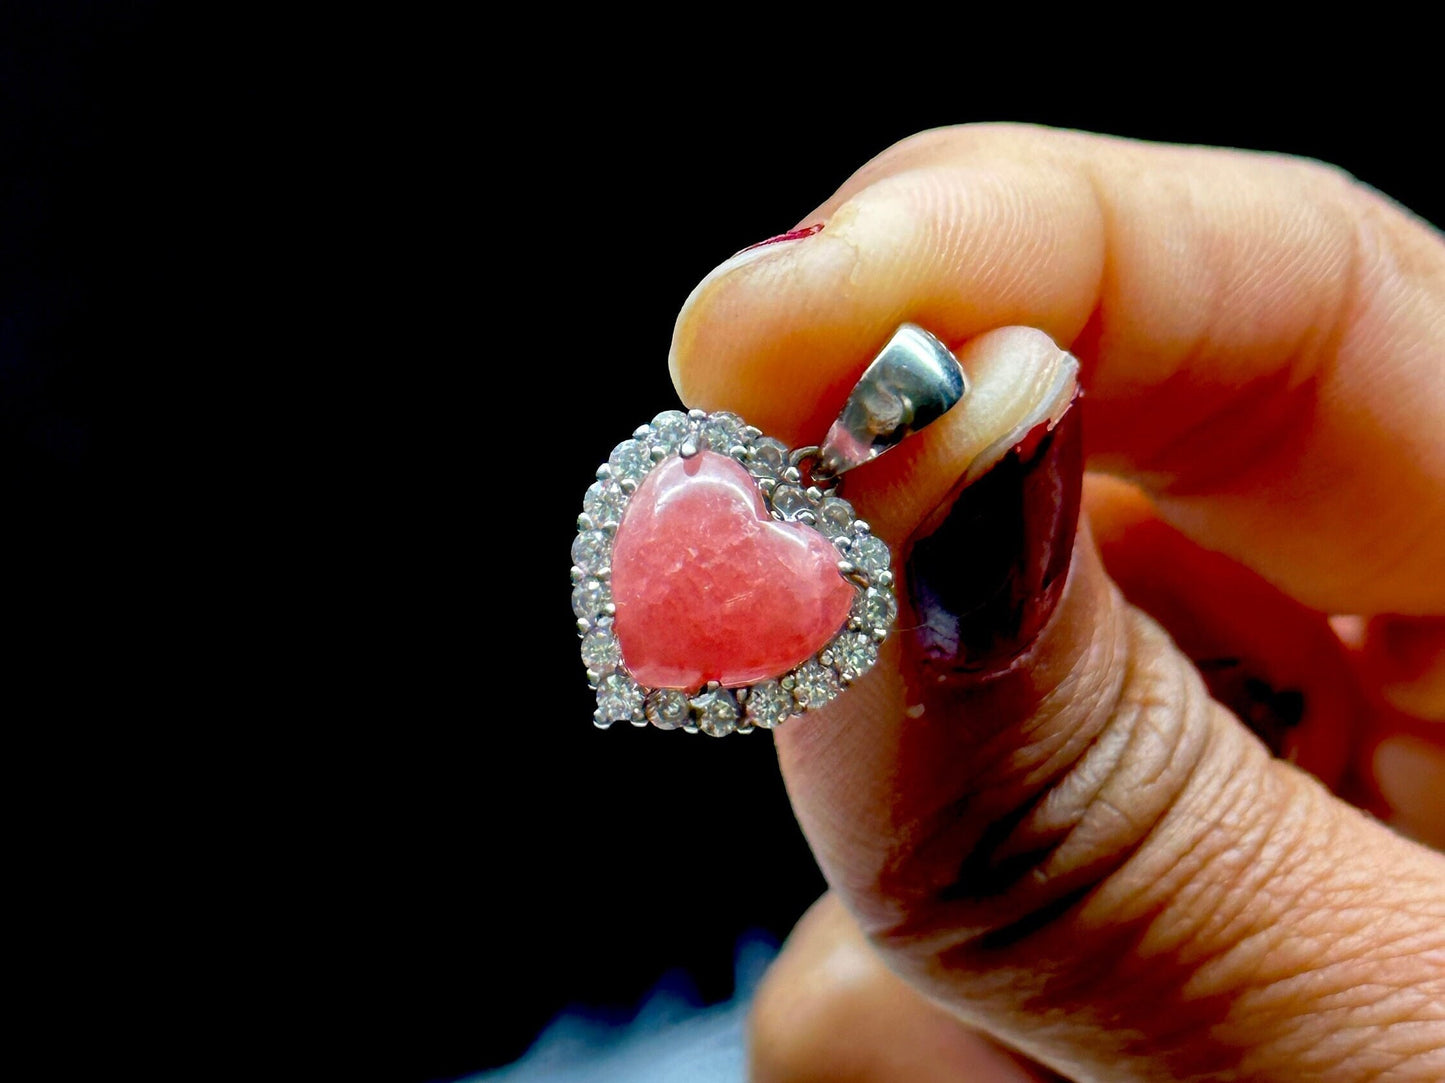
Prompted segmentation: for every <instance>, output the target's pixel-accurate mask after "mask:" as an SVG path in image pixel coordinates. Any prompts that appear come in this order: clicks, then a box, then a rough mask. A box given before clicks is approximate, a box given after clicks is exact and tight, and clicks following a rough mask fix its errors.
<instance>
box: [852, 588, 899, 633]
mask: <svg viewBox="0 0 1445 1083" xmlns="http://www.w3.org/2000/svg"><path fill="white" fill-rule="evenodd" d="M853 612H854V613H855V614H856V615H857V616H858V617H859V618H860V619H861V620H862V621H863V623H864V624H866V625H868V626H869V627H870V628H876V629H877V630H879V631H882V632H886V631H887V630H888V629H889V628H890V627H892V626H893V621H894V619H895V618H896V617H897V616H898V603H897V602H895V601H894V600H893V594H892V592H891V591H887V590H879V589H878V588H877V587H869V588H868V589H867V590H866V591H865V592H864V593H863V594H861V595H860V596H859V597H858V600H857V601H856V602H855V603H854V604H853Z"/></svg>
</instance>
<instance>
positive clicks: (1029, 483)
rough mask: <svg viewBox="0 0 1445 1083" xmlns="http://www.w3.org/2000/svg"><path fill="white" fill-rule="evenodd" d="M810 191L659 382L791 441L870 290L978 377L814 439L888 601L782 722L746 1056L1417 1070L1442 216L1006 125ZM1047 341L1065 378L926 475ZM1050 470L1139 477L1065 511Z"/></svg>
mask: <svg viewBox="0 0 1445 1083" xmlns="http://www.w3.org/2000/svg"><path fill="white" fill-rule="evenodd" d="M812 223H824V227H823V228H822V230H821V231H820V232H816V233H813V234H812V235H808V236H803V237H800V238H797V239H792V240H788V241H784V242H780V243H777V244H773V245H769V246H767V247H765V248H761V249H757V250H755V251H754V252H753V253H751V254H750V255H749V258H747V259H745V260H741V261H737V262H734V263H730V264H729V265H725V266H724V267H723V268H720V269H719V271H718V272H715V273H714V274H713V275H711V276H709V277H708V279H706V280H705V281H704V283H703V284H702V285H700V286H699V287H698V289H697V290H696V291H694V293H693V295H692V297H691V298H689V301H688V303H687V305H686V307H685V308H684V310H683V312H682V314H681V315H680V316H679V318H678V322H677V328H676V331H675V336H674V348H673V355H672V359H671V362H672V367H673V374H674V378H675V380H676V382H677V385H678V388H679V390H680V392H681V394H682V396H683V398H684V400H685V401H686V402H687V403H688V404H689V405H691V406H700V407H703V408H706V409H728V410H735V411H737V412H738V413H740V414H742V415H743V416H745V417H747V418H748V419H749V421H751V422H752V423H753V424H756V425H758V426H759V427H760V428H762V429H763V430H764V431H766V432H769V433H770V434H772V435H775V436H778V437H779V438H781V439H784V440H787V441H789V442H790V443H792V444H794V445H795V446H796V445H798V444H804V443H811V442H816V440H817V439H818V437H819V436H820V435H821V433H822V432H823V430H824V429H825V428H826V426H827V423H828V421H829V419H830V418H831V417H832V416H833V415H834V414H836V412H837V409H838V407H839V406H840V404H841V402H842V399H843V398H844V397H845V396H846V394H847V389H848V388H849V386H850V384H851V382H852V380H853V379H855V378H856V376H857V373H858V371H859V370H860V367H861V365H862V364H863V363H864V361H865V360H866V358H867V357H869V356H870V354H871V351H873V350H874V349H876V348H877V346H878V345H879V344H880V343H881V342H882V341H883V340H884V339H885V338H886V337H887V336H888V334H889V333H890V332H891V331H892V329H893V328H894V327H895V326H896V325H897V324H898V323H899V322H900V321H902V320H913V321H915V322H917V323H920V324H922V325H923V326H925V327H927V328H928V329H930V330H931V331H933V332H934V333H935V334H937V335H938V336H939V337H941V338H942V339H943V340H944V341H945V342H947V343H949V344H950V345H952V346H954V347H956V350H957V352H958V354H959V356H960V360H961V361H962V362H963V363H964V365H965V367H967V368H968V369H969V370H970V374H971V376H972V378H973V382H974V390H973V391H972V392H971V393H970V396H969V397H968V398H966V399H965V400H964V403H963V405H962V407H961V408H960V409H958V410H956V411H954V413H952V414H950V415H947V416H946V417H945V418H944V419H943V420H941V421H940V422H938V423H937V424H936V425H934V426H933V427H932V428H930V429H928V430H927V431H925V432H924V433H922V434H920V435H919V436H918V437H916V438H915V439H914V440H913V441H910V442H909V444H906V445H904V446H903V447H900V448H899V449H898V450H896V451H895V452H894V453H892V454H890V455H888V456H885V457H884V458H882V459H880V460H878V461H877V462H876V463H873V464H870V465H868V466H866V467H863V468H860V469H859V470H857V471H856V472H854V473H853V474H850V475H849V479H848V496H849V498H850V499H851V500H852V501H853V503H854V504H855V505H856V506H857V507H858V509H859V512H860V514H862V515H863V516H864V517H866V518H867V519H868V520H869V521H870V522H871V523H872V524H873V526H874V529H875V530H876V531H877V532H878V533H879V534H880V535H882V536H883V537H885V538H886V539H887V540H888V541H889V542H890V543H892V544H893V545H894V546H895V547H896V548H895V551H896V552H897V553H898V565H897V567H896V569H895V570H896V571H897V573H898V575H899V582H900V590H899V593H900V600H901V601H902V602H903V603H904V604H903V611H902V614H901V616H900V618H899V621H898V630H897V631H896V632H895V633H894V634H893V635H892V636H891V637H890V639H889V640H888V642H887V644H886V645H885V648H884V652H883V658H882V660H881V661H880V663H879V665H878V666H877V667H876V668H875V669H874V670H873V671H872V672H870V673H869V674H868V675H867V676H866V677H865V678H863V679H862V680H860V681H859V682H858V683H857V684H856V685H855V686H854V687H853V688H852V689H850V690H849V691H848V692H847V694H845V695H844V696H842V697H841V698H840V699H839V700H837V701H836V702H835V703H833V704H832V705H830V706H829V707H828V708H827V709H825V710H824V711H821V712H819V713H818V714H816V715H810V716H807V717H806V718H803V719H797V720H794V721H792V722H790V723H788V724H787V725H786V726H784V727H783V728H782V729H781V730H779V732H778V733H777V748H778V756H779V761H780V764H781V767H782V770H783V774H784V776H785V779H786V782H787V785H788V790H789V793H790V795H791V798H792V801H793V805H794V808H795V811H796V813H797V816H798V819H799V822H800V823H801V824H802V827H803V830H804V832H805V834H806V835H807V837H808V840H809V842H810V844H811V846H812V848H813V852H814V854H815V855H816V857H817V859H818V862H819V865H820V866H821V867H822V869H823V872H824V874H825V875H826V877H827V879H828V882H829V884H830V886H831V889H832V891H831V894H830V896H828V897H826V898H825V900H824V901H823V902H821V903H820V904H819V905H818V907H816V908H815V912H814V913H813V914H812V915H811V916H810V917H808V918H806V919H805V920H804V921H803V922H802V923H801V924H800V926H799V929H798V931H797V932H796V933H795V934H794V937H793V938H792V939H791V940H790V942H789V945H788V946H787V948H786V949H785V951H784V953H783V955H782V956H781V958H780V960H779V961H778V963H777V964H776V966H775V968H774V971H773V973H772V975H771V976H770V978H769V980H768V982H767V984H766V986H765V988H764V990H763V991H762V993H761V994H760V997H759V999H758V1002H757V1006H756V1010H755V1020H754V1031H755V1033H754V1039H755V1044H754V1053H753V1058H754V1068H755V1074H756V1076H757V1078H758V1079H759V1080H802V1079H820V1080H821V1079H840V1078H847V1079H869V1080H874V1079H880V1080H881V1079H907V1080H923V1081H926V1080H932V1079H945V1078H946V1079H956V1078H985V1079H1005V1078H1035V1077H1036V1075H1037V1073H1040V1072H1042V1071H1043V1069H1042V1068H1039V1067H1036V1066H1028V1065H1025V1064H1024V1062H1022V1061H1020V1060H1019V1059H1017V1058H1014V1057H1012V1056H1011V1055H1009V1054H1005V1053H1003V1052H1001V1051H998V1050H997V1049H996V1048H995V1047H993V1046H991V1045H989V1044H987V1043H985V1042H984V1041H983V1039H981V1038H979V1037H977V1036H976V1033H975V1031H979V1032H983V1033H984V1034H987V1035H990V1036H993V1037H994V1038H996V1039H999V1040H1001V1041H1002V1042H1005V1043H1007V1044H1008V1045H1009V1046H1012V1047H1014V1048H1015V1049H1017V1050H1021V1051H1022V1052H1023V1053H1025V1054H1027V1055H1028V1057H1030V1058H1032V1060H1034V1061H1036V1062H1037V1063H1038V1064H1039V1065H1046V1066H1048V1067H1049V1068H1050V1069H1052V1070H1053V1071H1057V1072H1062V1073H1064V1074H1065V1075H1066V1076H1068V1077H1069V1078H1072V1079H1077V1080H1086V1079H1087V1080H1093V1079H1107V1080H1123V1079H1204V1078H1208V1079H1222V1078H1230V1079H1235V1078H1239V1079H1281V1080H1285V1079H1288V1080H1297V1079H1304V1078H1309V1079H1327V1080H1355V1079H1366V1078H1369V1079H1376V1078H1390V1079H1394V1080H1436V1081H1438V1080H1440V1079H1445V859H1442V857H1441V856H1440V854H1438V853H1436V852H1435V851H1433V850H1431V849H1429V848H1427V846H1426V845H1423V844H1422V842H1428V843H1433V844H1435V845H1440V844H1442V843H1445V750H1442V742H1441V738H1440V729H1441V727H1440V722H1441V720H1445V689H1442V683H1445V676H1442V675H1445V620H1442V617H1445V244H1442V241H1441V238H1440V237H1439V235H1438V234H1436V233H1435V232H1433V231H1432V230H1431V229H1430V227H1429V226H1428V225H1426V224H1425V223H1423V222H1420V221H1418V220H1416V219H1413V218H1411V217H1410V215H1409V214H1408V213H1406V212H1404V211H1402V210H1401V209H1399V208H1398V207H1395V206H1393V205H1391V204H1390V203H1389V202H1388V201H1386V200H1385V199H1383V198H1381V197H1380V196H1379V195H1378V194H1376V193H1373V192H1371V191H1368V190H1366V189H1365V188H1363V187H1361V186H1360V185H1358V184H1355V183H1354V182H1352V181H1351V179H1350V178H1349V177H1347V176H1345V175H1344V174H1342V173H1340V172H1338V171H1336V170H1334V169H1331V168H1329V167H1327V166H1322V165H1319V164H1317V163H1312V162H1306V161H1301V160H1296V159H1289V158H1283V157H1272V156H1264V155H1255V154H1244V153H1234V152H1226V151H1212V150H1201V149H1193V148H1181V147H1167V146H1150V145H1146V144H1140V143H1131V142H1125V141H1120V140H1112V139H1104V138H1098V137H1092V136H1087V135H1080V134H1076V133H1066V132H1055V131H1048V130H1042V129H1033V128H1018V127H996V126H986V127H968V128H960V129H951V130H943V131H936V132H929V133H926V134H923V135H920V136H917V137H915V138H913V139H910V140H907V141H905V142H904V143H901V144H899V145H897V146H895V147H893V148H892V149H890V150H889V151H887V152H886V153H884V154H883V155H881V156H880V157H879V158H877V159H875V160H874V161H873V162H871V163H869V164H868V165H867V166H865V167H864V168H863V169H861V170H860V171H859V172H858V173H857V174H855V175H854V176H853V177H852V178H851V179H850V180H849V181H848V182H847V183H846V184H845V185H844V186H843V187H842V189H841V190H840V191H839V192H838V193H837V194H836V195H834V196H833V197H832V198H831V199H830V200H828V201H827V202H826V203H824V204H823V205H822V206H821V207H820V208H819V209H818V211H817V212H816V213H815V214H814V215H812V216H810V217H809V218H808V219H807V220H806V221H805V224H812ZM1029 328H1034V329H1038V330H1029ZM1055 344H1057V345H1055ZM1059 347H1065V348H1067V349H1069V350H1071V351H1073V352H1074V353H1075V354H1076V355H1077V356H1078V357H1079V359H1080V361H1081V363H1082V381H1083V384H1084V386H1085V388H1086V390H1087V396H1086V398H1085V399H1084V400H1083V401H1082V402H1080V403H1076V404H1075V406H1074V407H1073V408H1072V409H1071V410H1069V411H1068V412H1067V413H1066V414H1065V415H1064V418H1063V420H1062V422H1060V423H1059V425H1058V426H1057V428H1056V429H1055V430H1054V432H1053V435H1052V437H1051V438H1050V439H1048V440H1045V441H1044V443H1043V444H1042V445H1041V446H1040V447H1039V448H1038V449H1037V450H1031V449H1028V448H1017V449H1015V450H1013V451H1011V452H1008V453H1007V454H1006V455H1005V456H1004V457H1003V458H1002V460H1000V461H999V462H998V463H997V464H996V465H994V466H993V467H992V469H991V470H989V471H988V472H987V473H985V474H984V475H983V476H982V478H981V479H979V480H976V481H972V482H971V483H970V484H967V485H963V486H961V487H960V485H959V481H960V479H961V478H963V477H964V476H965V473H966V472H967V471H968V469H969V467H970V466H971V465H972V466H975V473H976V472H977V471H976V467H977V465H978V464H977V462H976V460H977V457H978V456H979V454H980V453H981V451H982V449H984V448H987V447H988V446H989V445H990V444H992V443H994V442H995V441H997V440H999V439H1000V438H1001V437H1003V436H1004V435H1005V434H1007V433H1008V432H1009V431H1010V430H1012V429H1014V428H1015V427H1016V426H1017V425H1018V423H1019V421H1020V419H1021V418H1023V419H1026V418H1027V417H1028V416H1029V414H1028V411H1029V409H1031V408H1037V407H1038V403H1037V402H1036V401H1035V400H1036V399H1037V391H1036V385H1037V384H1038V383H1039V381H1038V380H1037V379H1031V377H1032V376H1035V375H1036V374H1037V373H1039V372H1041V371H1044V370H1046V369H1048V368H1049V366H1053V365H1057V364H1058V359H1059V352H1060V351H1059ZM1031 396H1033V397H1032V398H1031ZM1085 414H1086V420H1087V430H1086V432H1085V435H1084V436H1083V437H1082V438H1081V437H1080V425H1079V420H1080V416H1081V415H1085ZM1081 439H1082V440H1083V443H1082V450H1083V452H1084V457H1081V456H1080V454H1079V449H1080V446H1081V445H1080V440H1081ZM1005 450H1007V449H1005ZM1084 461H1087V465H1088V466H1089V468H1090V469H1091V470H1095V471H1099V472H1101V474H1102V473H1104V472H1107V474H1109V475H1112V476H1113V478H1116V479H1117V478H1125V479H1128V481H1129V482H1130V483H1131V484H1124V483H1122V482H1120V481H1118V480H1111V479H1110V478H1106V477H1102V476H1095V475H1092V474H1091V475H1090V478H1089V480H1088V483H1087V484H1086V485H1085V486H1084V487H1083V488H1084V496H1083V504H1084V511H1083V514H1082V517H1079V518H1078V522H1077V531H1076V530H1075V518H1076V515H1075V512H1076V509H1077V503H1076V502H1074V501H1073V499H1072V494H1073V493H1075V492H1077V491H1078V486H1079V483H1080V475H1081V472H1082V463H1083V462H1084ZM971 476H972V475H970V477H971ZM1005 539H1007V551H1005V545H1004V540H1005ZM1065 570H1067V574H1066V575H1065V574H1064V573H1065ZM1005 603H1006V604H1005ZM1340 614H1349V615H1352V619H1351V620H1349V621H1345V620H1341V619H1336V620H1335V621H1334V623H1333V624H1332V623H1331V621H1330V617H1329V615H1340ZM985 617H986V621H987V623H984V621H985ZM1342 632H1344V633H1345V634H1344V635H1342V634H1341V633H1342ZM1171 636H1172V638H1171ZM1246 722H1247V723H1249V725H1248V726H1247V725H1246V724H1245V723H1246ZM1251 727H1252V729H1251ZM1282 757H1283V758H1282ZM1291 760H1292V761H1294V763H1291V762H1289V761H1291ZM1295 764H1298V765H1299V766H1296V765H1295ZM1301 768H1308V771H1309V772H1310V773H1307V772H1306V770H1303V769H1301ZM1322 783H1323V784H1322ZM1331 789H1333V790H1335V791H1337V793H1343V794H1345V795H1347V796H1349V797H1351V798H1352V799H1354V800H1355V801H1356V802H1368V803H1370V807H1371V808H1372V809H1373V810H1374V811H1375V812H1377V813H1378V814H1379V815H1381V816H1384V817H1388V818H1389V819H1391V820H1393V821H1395V823H1396V825H1397V826H1398V827H1399V828H1400V829H1402V831H1403V832H1407V833H1409V834H1411V835H1413V836H1414V837H1415V838H1416V839H1419V840H1421V841H1411V839H1409V838H1406V837H1404V835H1403V834H1402V833H1401V832H1400V831H1397V830H1392V829H1391V828H1390V827H1387V826H1385V825H1384V824H1382V823H1380V822H1378V821H1377V820H1375V819H1372V818H1370V817H1369V816H1367V815H1365V814H1362V813H1361V812H1360V811H1358V810H1357V809H1356V808H1355V807H1352V805H1351V804H1349V803H1347V802H1346V800H1344V799H1342V798H1341V797H1340V796H1337V795H1336V794H1333V793H1331ZM979 1058H982V1059H981V1060H980V1059H979ZM970 1072H973V1073H975V1074H969V1073H970ZM988 1073H992V1074H988ZM1010 1073H1011V1074H1010Z"/></svg>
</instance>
